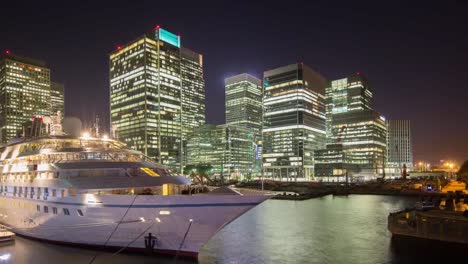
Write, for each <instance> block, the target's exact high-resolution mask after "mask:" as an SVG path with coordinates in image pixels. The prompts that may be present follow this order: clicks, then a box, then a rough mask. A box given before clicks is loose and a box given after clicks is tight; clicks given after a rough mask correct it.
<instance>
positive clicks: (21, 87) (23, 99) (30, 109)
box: [0, 52, 63, 143]
mask: <svg viewBox="0 0 468 264" xmlns="http://www.w3.org/2000/svg"><path fill="white" fill-rule="evenodd" d="M50 86H51V83H50V69H49V67H48V66H47V65H46V63H45V62H42V61H38V60H35V59H30V58H25V57H22V56H17V55H13V54H12V53H11V52H7V53H6V54H4V55H2V56H1V58H0V106H1V107H0V134H1V135H0V138H1V142H2V143H6V142H8V140H10V139H12V138H14V137H16V136H17V134H18V131H19V130H21V129H22V128H23V124H24V123H25V122H27V121H30V120H31V118H32V117H33V116H46V115H51V114H52V106H51V88H50ZM57 100H62V101H61V102H58V101H57ZM57 100H56V99H54V101H52V103H53V104H56V105H63V98H57ZM60 107H62V106H60Z"/></svg>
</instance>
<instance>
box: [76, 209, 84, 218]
mask: <svg viewBox="0 0 468 264" xmlns="http://www.w3.org/2000/svg"><path fill="white" fill-rule="evenodd" d="M76 212H77V213H78V215H79V216H84V214H83V212H82V211H81V209H78V210H76Z"/></svg>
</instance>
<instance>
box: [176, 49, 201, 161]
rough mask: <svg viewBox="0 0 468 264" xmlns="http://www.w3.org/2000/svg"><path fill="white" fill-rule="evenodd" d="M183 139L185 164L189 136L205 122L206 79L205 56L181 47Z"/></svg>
mask: <svg viewBox="0 0 468 264" xmlns="http://www.w3.org/2000/svg"><path fill="white" fill-rule="evenodd" d="M180 54H181V70H182V72H181V74H182V141H183V153H184V164H185V163H186V162H187V151H186V148H187V147H186V146H187V138H188V135H189V134H190V133H191V132H192V131H193V129H195V128H197V127H199V126H201V125H203V124H205V80H204V79H203V56H202V55H201V54H198V53H196V52H193V51H191V50H189V49H187V48H181V52H180Z"/></svg>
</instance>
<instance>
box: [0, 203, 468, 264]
mask: <svg viewBox="0 0 468 264" xmlns="http://www.w3.org/2000/svg"><path fill="white" fill-rule="evenodd" d="M414 202H415V199H414V198H404V197H393V196H378V195H350V196H331V195H329V196H325V197H322V198H316V199H311V200H306V201H282V200H268V201H266V202H265V203H263V204H261V205H260V206H258V207H256V208H254V209H253V210H251V211H249V212H247V213H246V214H245V215H243V216H241V217H240V218H239V219H237V220H235V221H234V222H232V223H230V224H229V225H227V226H226V227H224V228H223V230H221V231H220V232H219V233H218V234H217V235H216V236H214V237H213V238H212V239H211V240H210V241H209V242H208V243H207V244H206V245H205V246H204V248H203V249H202V251H201V252H200V256H199V262H200V263H229V264H231V263H421V262H426V263H432V262H439V263H440V261H447V260H451V259H460V258H461V259H466V258H467V257H468V253H467V251H466V248H462V247H460V246H457V245H448V244H442V243H433V242H427V241H419V240H401V239H399V240H395V239H392V236H391V234H390V232H388V231H387V216H388V214H389V213H390V212H394V211H398V210H401V209H404V208H406V207H410V206H412V205H413V204H414ZM463 249H465V250H463ZM7 254H9V256H10V257H9V258H8V259H7V260H0V263H44V264H54V263H66V264H74V263H89V261H90V260H91V259H92V258H93V257H94V256H95V255H96V254H97V255H98V256H97V258H96V260H95V261H94V262H93V263H112V264H120V263H132V264H137V263H193V261H189V260H185V259H181V258H166V257H155V256H144V255H134V254H118V255H114V256H113V254H112V252H102V251H94V250H88V249H80V248H72V247H66V246H58V245H51V244H47V243H42V242H37V241H32V240H28V239H24V238H21V237H17V238H16V241H15V243H14V244H11V245H4V246H2V247H0V257H1V256H6V255H7Z"/></svg>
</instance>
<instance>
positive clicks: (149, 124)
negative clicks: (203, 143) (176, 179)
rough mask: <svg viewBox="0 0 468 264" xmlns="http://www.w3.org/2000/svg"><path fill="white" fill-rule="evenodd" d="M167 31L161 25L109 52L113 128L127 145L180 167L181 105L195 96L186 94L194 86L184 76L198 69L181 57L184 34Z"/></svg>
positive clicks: (168, 164)
mask: <svg viewBox="0 0 468 264" xmlns="http://www.w3.org/2000/svg"><path fill="white" fill-rule="evenodd" d="M162 30H163V29H160V28H159V27H158V28H156V29H154V30H153V31H151V32H150V33H148V34H146V35H145V36H144V37H142V38H140V39H137V40H136V41H133V42H131V43H129V44H127V45H125V46H124V47H120V48H119V49H118V50H116V51H114V52H112V54H111V55H110V98H111V103H110V111H111V122H112V124H111V127H112V128H113V130H115V131H114V134H115V135H116V137H117V138H118V139H119V140H121V141H123V142H125V143H126V144H127V145H128V146H130V147H132V148H135V149H137V150H139V151H142V152H143V153H145V155H147V156H149V157H151V158H154V159H156V160H157V161H158V162H159V163H161V164H163V165H166V166H168V167H169V168H171V169H172V170H174V171H181V167H182V166H183V159H182V158H183V156H182V154H183V153H182V149H183V141H182V137H183V134H184V128H183V125H182V124H183V122H182V120H183V118H184V115H183V110H182V109H183V106H184V105H187V104H186V103H183V100H184V99H187V100H190V98H191V97H190V96H184V95H186V94H184V92H182V89H185V88H186V87H190V85H191V84H190V82H184V81H183V76H188V77H187V78H190V76H191V75H197V72H196V71H192V69H190V67H191V66H189V63H188V62H187V56H182V55H181V54H185V53H182V52H181V49H180V48H179V47H180V37H178V36H175V35H174V34H172V33H171V34H172V35H168V33H167V31H165V30H164V33H162V32H161V31H162ZM160 36H165V37H160ZM174 36H175V37H174ZM169 37H170V40H171V41H168V38H169ZM175 38H177V43H176V42H175V41H174V39H175ZM183 58H185V59H183ZM183 61H184V62H187V63H184V62H183ZM194 64H196V63H194ZM200 67H201V65H200ZM193 68H194V69H195V68H196V66H194V67H193ZM197 70H198V72H199V73H200V72H201V71H200V69H197ZM188 72H191V74H189V73H188ZM200 78H201V79H203V77H200ZM193 82H194V83H196V82H197V81H193ZM198 82H199V81H198ZM202 85H204V84H202ZM189 89H190V88H189ZM187 94H190V93H187ZM203 97H204V94H203ZM203 108H204V107H203ZM186 109H190V108H189V107H187V108H186ZM187 111H189V110H187ZM186 116H187V115H186Z"/></svg>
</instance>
